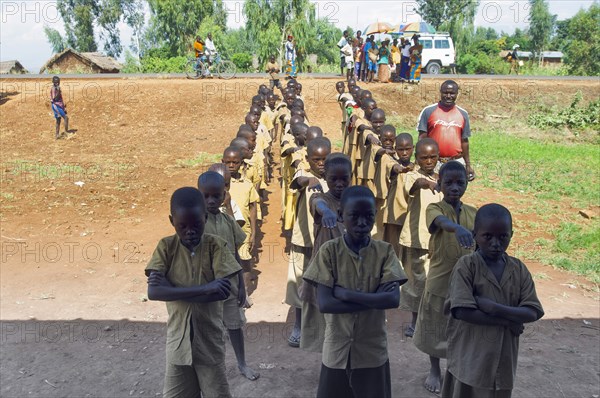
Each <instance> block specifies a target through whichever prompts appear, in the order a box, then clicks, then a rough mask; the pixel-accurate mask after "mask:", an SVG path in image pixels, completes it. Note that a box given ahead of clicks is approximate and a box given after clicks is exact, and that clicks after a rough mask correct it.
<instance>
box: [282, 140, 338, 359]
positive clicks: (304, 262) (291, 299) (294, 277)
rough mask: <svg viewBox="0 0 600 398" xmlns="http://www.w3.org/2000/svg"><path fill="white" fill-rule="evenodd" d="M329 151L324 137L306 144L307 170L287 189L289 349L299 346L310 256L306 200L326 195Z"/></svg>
mask: <svg viewBox="0 0 600 398" xmlns="http://www.w3.org/2000/svg"><path fill="white" fill-rule="evenodd" d="M330 152H331V142H329V140H328V139H327V138H316V139H314V140H312V141H311V142H310V143H309V146H308V148H307V158H308V163H309V164H310V169H309V170H304V169H298V170H297V171H296V174H295V175H294V178H293V179H292V183H291V184H290V189H292V190H294V191H295V193H296V203H297V205H296V218H295V220H294V229H293V231H292V239H291V243H292V248H291V250H290V258H289V262H288V278H287V287H286V293H285V303H286V304H288V305H290V306H292V307H294V308H295V316H296V318H295V322H294V327H293V329H292V333H291V335H290V336H289V337H288V344H289V345H290V346H291V347H299V346H300V335H301V324H302V300H301V299H300V295H299V288H300V284H301V283H302V275H304V271H305V270H306V268H307V267H308V263H309V261H310V258H311V257H312V247H313V242H314V220H313V218H312V216H311V214H310V211H309V203H310V198H311V196H312V195H313V193H315V192H317V191H319V192H327V190H328V188H327V183H326V181H325V180H324V179H323V174H324V171H325V158H326V157H327V155H329V153H330Z"/></svg>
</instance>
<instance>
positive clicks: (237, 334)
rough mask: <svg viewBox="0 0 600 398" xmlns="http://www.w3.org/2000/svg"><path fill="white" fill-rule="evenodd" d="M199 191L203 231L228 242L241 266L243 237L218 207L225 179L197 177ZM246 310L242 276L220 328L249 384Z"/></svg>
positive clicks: (234, 286) (210, 175)
mask: <svg viewBox="0 0 600 398" xmlns="http://www.w3.org/2000/svg"><path fill="white" fill-rule="evenodd" d="M198 190H199V191H200V192H201V193H202V195H203V196H204V201H205V202H206V209H207V211H208V215H207V216H208V218H207V220H206V228H205V231H206V233H208V234H211V235H216V236H219V237H221V238H223V240H225V241H226V242H227V248H228V249H229V252H230V253H231V254H232V255H233V256H234V257H235V259H236V260H237V261H238V262H240V259H239V256H238V253H237V250H238V249H239V248H240V246H242V244H243V243H244V240H245V239H246V234H245V233H244V231H242V228H241V227H240V226H239V225H238V224H237V222H236V221H235V220H234V219H233V217H231V216H229V215H228V214H225V213H223V212H221V205H222V204H223V201H224V199H225V178H223V176H222V175H220V174H219V173H217V172H214V171H207V172H206V173H203V174H201V175H200V177H198ZM245 306H246V288H245V286H244V278H243V277H242V274H241V272H239V273H238V275H237V281H232V284H231V295H230V296H229V298H227V299H226V300H225V301H224V302H223V325H224V326H225V328H226V329H227V332H228V333H229V340H230V341H231V345H232V347H233V351H234V352H235V357H236V359H237V362H238V369H239V370H240V372H241V373H242V374H243V375H244V376H246V378H248V379H250V380H256V379H258V377H259V376H260V375H259V374H258V373H257V372H255V371H254V370H252V369H251V368H250V367H249V366H248V365H246V353H245V350H244V334H243V331H242V327H243V326H244V324H245V323H246V317H245V315H244V307H245Z"/></svg>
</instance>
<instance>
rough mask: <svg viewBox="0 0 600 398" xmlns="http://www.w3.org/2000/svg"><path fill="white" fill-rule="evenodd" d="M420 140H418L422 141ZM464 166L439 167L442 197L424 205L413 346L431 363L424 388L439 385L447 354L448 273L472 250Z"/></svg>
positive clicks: (471, 209) (434, 389)
mask: <svg viewBox="0 0 600 398" xmlns="http://www.w3.org/2000/svg"><path fill="white" fill-rule="evenodd" d="M422 141H423V140H421V141H419V142H422ZM467 184H468V178H467V170H466V169H465V166H463V165H462V164H460V163H459V162H457V161H455V160H452V161H450V162H448V163H446V164H444V165H443V166H442V168H440V186H441V190H442V193H443V194H444V200H442V201H440V202H437V203H432V204H430V205H429V206H428V207H427V211H426V216H425V219H426V220H427V225H428V226H429V233H430V234H431V239H430V240H429V256H430V262H429V272H428V273H427V281H426V282H425V290H424V291H423V297H422V299H421V305H420V306H419V315H418V317H417V324H416V327H415V335H414V342H415V346H416V347H417V348H418V349H419V350H421V351H422V352H424V353H425V354H427V355H429V362H430V364H431V367H430V369H429V375H428V376H427V379H426V380H425V384H424V385H425V388H426V389H427V391H430V392H434V393H439V391H440V389H441V382H442V380H441V369H440V358H445V357H446V348H447V340H446V325H447V323H448V317H447V316H446V315H445V314H444V301H445V299H446V296H447V295H448V285H449V283H450V274H451V272H452V269H453V268H454V266H455V265H456V263H457V262H458V260H459V259H460V258H461V257H462V256H464V255H466V254H470V253H472V252H473V246H474V241H473V234H472V232H471V231H472V230H473V226H474V221H475V212H476V209H475V208H474V207H472V206H469V205H467V204H463V203H462V202H461V200H460V198H461V197H462V196H463V195H464V194H465V191H466V190H467Z"/></svg>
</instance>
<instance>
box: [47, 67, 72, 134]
mask: <svg viewBox="0 0 600 398" xmlns="http://www.w3.org/2000/svg"><path fill="white" fill-rule="evenodd" d="M50 104H51V107H52V112H54V118H55V119H56V136H55V138H56V139H58V138H59V137H60V133H59V130H60V118H61V117H62V118H63V119H65V134H67V133H68V132H69V117H68V116H67V105H66V104H65V102H64V100H63V96H62V90H61V89H60V77H58V76H54V77H53V78H52V88H51V89H50Z"/></svg>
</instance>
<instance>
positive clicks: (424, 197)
mask: <svg viewBox="0 0 600 398" xmlns="http://www.w3.org/2000/svg"><path fill="white" fill-rule="evenodd" d="M419 178H425V179H427V180H429V181H432V182H436V181H437V179H436V178H435V177H433V176H428V175H426V174H424V173H423V172H422V171H421V170H417V171H409V172H408V173H406V175H405V177H404V195H405V196H406V197H408V208H407V209H408V212H407V214H406V219H405V220H404V227H402V233H401V234H400V244H401V245H402V246H406V247H413V248H416V249H425V250H427V249H428V248H429V237H430V234H429V225H430V224H428V223H427V221H426V219H425V211H426V209H427V206H429V204H431V203H436V202H439V201H440V200H442V199H443V198H444V195H443V194H442V193H441V192H436V193H433V192H431V189H418V190H417V191H416V192H415V193H414V194H413V195H412V196H411V195H410V194H409V192H410V189H411V188H412V186H413V185H414V183H415V181H417V180H418V179H419Z"/></svg>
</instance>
